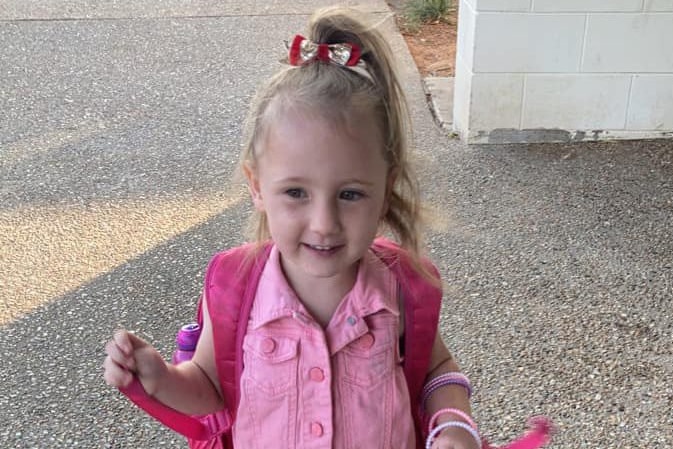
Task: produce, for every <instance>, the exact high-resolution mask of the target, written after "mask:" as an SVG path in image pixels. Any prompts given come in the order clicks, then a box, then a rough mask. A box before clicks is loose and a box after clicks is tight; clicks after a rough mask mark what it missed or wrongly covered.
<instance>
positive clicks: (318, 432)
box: [311, 422, 323, 437]
mask: <svg viewBox="0 0 673 449" xmlns="http://www.w3.org/2000/svg"><path fill="white" fill-rule="evenodd" d="M311 433H312V434H313V436H316V437H321V436H322V434H323V429H322V425H321V424H320V423H317V422H314V423H312V424H311Z"/></svg>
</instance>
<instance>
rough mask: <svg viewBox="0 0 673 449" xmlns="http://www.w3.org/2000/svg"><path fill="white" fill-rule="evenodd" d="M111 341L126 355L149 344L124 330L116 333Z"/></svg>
mask: <svg viewBox="0 0 673 449" xmlns="http://www.w3.org/2000/svg"><path fill="white" fill-rule="evenodd" d="M113 339H114V341H115V342H117V345H119V347H120V348H121V350H122V351H123V352H125V353H126V354H131V353H133V352H134V351H135V350H137V349H140V348H143V347H145V346H149V343H147V342H146V341H145V340H143V339H142V338H140V337H138V336H137V335H135V334H133V333H131V332H129V331H127V330H124V329H120V330H118V331H116V332H115V333H114V337H113Z"/></svg>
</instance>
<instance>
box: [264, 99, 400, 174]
mask: <svg viewBox="0 0 673 449" xmlns="http://www.w3.org/2000/svg"><path fill="white" fill-rule="evenodd" d="M259 149H260V152H259V153H260V154H258V164H259V167H260V169H261V168H264V167H265V166H266V169H268V170H270V171H278V170H280V169H281V168H282V169H283V170H284V171H289V172H297V173H299V172H304V173H302V174H301V175H302V176H303V175H306V174H307V173H306V172H308V174H312V175H315V176H327V177H329V176H332V175H339V176H347V175H349V174H350V175H351V176H354V177H362V178H367V177H369V174H370V173H371V174H372V175H378V174H379V173H381V172H384V173H385V172H387V163H386V161H385V159H384V149H383V139H382V138H381V133H380V131H379V129H378V127H377V126H376V123H375V121H374V120H373V119H372V118H371V116H368V115H366V114H357V113H354V114H352V115H349V116H348V118H347V119H345V120H335V119H330V118H327V117H324V116H323V115H322V114H316V113H311V112H310V111H298V110H294V111H286V112H285V113H284V114H281V115H279V116H277V117H276V118H275V120H273V121H272V122H271V123H270V124H269V127H268V129H267V132H266V138H265V139H264V141H263V143H262V145H260V148H259Z"/></svg>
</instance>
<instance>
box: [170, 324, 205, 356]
mask: <svg viewBox="0 0 673 449" xmlns="http://www.w3.org/2000/svg"><path fill="white" fill-rule="evenodd" d="M199 335H201V328H200V327H199V325H198V324H196V323H190V324H185V325H184V326H182V327H181V328H180V330H179V331H178V334H177V336H176V337H175V343H176V346H177V349H176V350H175V352H174V353H173V364H174V365H177V364H178V363H180V362H185V361H187V360H191V358H192V356H193V355H194V350H195V349H196V342H197V341H199Z"/></svg>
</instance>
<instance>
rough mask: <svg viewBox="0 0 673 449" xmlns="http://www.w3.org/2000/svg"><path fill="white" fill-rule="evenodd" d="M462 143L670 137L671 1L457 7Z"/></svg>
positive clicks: (456, 116)
mask: <svg viewBox="0 0 673 449" xmlns="http://www.w3.org/2000/svg"><path fill="white" fill-rule="evenodd" d="M458 14H459V18H458V42H457V49H456V78H455V90H454V111H453V124H454V125H453V126H454V130H455V131H456V132H458V134H459V135H460V136H461V138H463V139H464V140H465V141H467V142H468V143H489V142H490V143H507V142H544V141H573V140H587V139H590V140H603V139H638V138H659V137H673V0H460V5H459V11H458Z"/></svg>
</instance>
